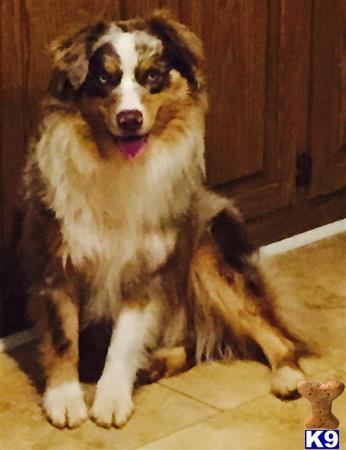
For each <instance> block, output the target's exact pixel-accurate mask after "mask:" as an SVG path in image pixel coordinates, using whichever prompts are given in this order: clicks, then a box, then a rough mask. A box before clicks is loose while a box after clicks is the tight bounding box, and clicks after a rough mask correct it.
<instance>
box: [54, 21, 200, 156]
mask: <svg viewBox="0 0 346 450" xmlns="http://www.w3.org/2000/svg"><path fill="white" fill-rule="evenodd" d="M179 27H180V28H179ZM83 32H84V37H83V38H81V34H79V35H78V34H77V36H76V37H75V38H74V39H73V38H72V39H70V40H68V41H67V42H68V43H67V44H66V42H65V43H63V44H62V45H61V44H60V46H59V47H57V50H58V52H56V54H57V53H59V51H60V55H59V54H58V57H57V56H56V58H55V60H56V62H57V63H58V64H57V65H58V66H59V65H60V69H63V70H64V72H65V73H67V76H68V82H69V84H70V85H73V88H74V96H73V100H74V101H75V102H76V103H77V105H78V107H79V109H80V111H81V112H82V114H83V116H84V117H85V119H86V120H87V122H88V123H89V125H90V126H91V128H92V130H93V133H94V136H95V139H96V142H97V144H98V146H99V147H100V150H101V153H104V154H110V153H111V152H112V151H114V149H120V150H121V152H122V153H123V155H124V156H125V157H127V158H133V157H134V156H136V154H137V153H138V152H139V151H140V150H141V149H142V148H143V146H145V144H146V143H147V141H148V139H150V137H151V136H152V137H153V136H155V135H159V134H161V133H162V130H164V129H165V127H167V125H168V124H169V122H170V121H172V120H173V119H174V118H175V117H176V115H177V114H179V111H182V109H184V108H185V109H188V105H190V106H191V98H192V96H193V95H195V98H197V95H196V91H198V90H200V80H199V79H198V75H200V74H199V73H198V70H197V66H198V63H199V62H200V59H201V57H202V56H201V49H200V45H199V41H198V39H197V38H196V37H195V36H194V35H193V34H192V33H191V32H189V31H188V30H187V29H186V27H184V26H182V25H180V24H177V23H176V22H174V21H172V20H171V19H167V18H165V17H161V16H156V17H155V16H153V18H152V19H149V21H147V22H144V21H140V22H138V25H136V24H132V25H131V26H127V23H126V22H123V23H119V24H118V23H117V24H116V23H113V24H111V25H108V26H106V25H104V26H103V28H102V27H101V28H100V26H99V29H98V32H97V33H95V30H93V31H91V32H89V34H88V32H87V31H86V30H84V31H83V30H82V33H83ZM80 33H81V32H80ZM83 39H84V41H85V49H84V55H85V59H87V63H86V64H85V62H84V63H83V58H81V56H80V50H81V46H82V42H83ZM76 44H78V45H76ZM76 50H77V53H78V54H76ZM55 51H56V49H55ZM199 52H200V53H199ZM69 61H71V62H72V64H69V63H68V62H69ZM76 61H77V63H76ZM78 61H79V63H78ZM62 66H64V67H62ZM83 71H85V73H84V74H83Z"/></svg>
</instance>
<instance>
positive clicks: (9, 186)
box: [0, 1, 26, 246]
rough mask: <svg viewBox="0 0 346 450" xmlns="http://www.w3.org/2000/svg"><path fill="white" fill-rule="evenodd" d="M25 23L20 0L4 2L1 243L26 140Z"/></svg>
mask: <svg viewBox="0 0 346 450" xmlns="http://www.w3.org/2000/svg"><path fill="white" fill-rule="evenodd" d="M22 23H23V17H22V9H21V4H20V2H19V1H13V2H11V1H4V2H1V34H2V36H1V59H0V65H1V101H0V108H1V109H0V114H1V199H0V203H1V234H2V239H1V244H2V245H1V246H3V245H4V244H5V243H6V242H9V240H10V235H11V227H12V214H13V209H14V207H15V204H16V202H17V189H18V184H19V180H20V177H21V168H22V166H23V161H24V153H25V150H24V149H25V143H26V139H25V109H24V99H25V91H24V90H23V76H24V73H25V66H24V62H25V61H24V59H23V54H24V53H25V42H24V35H23V32H22V31H23V28H22Z"/></svg>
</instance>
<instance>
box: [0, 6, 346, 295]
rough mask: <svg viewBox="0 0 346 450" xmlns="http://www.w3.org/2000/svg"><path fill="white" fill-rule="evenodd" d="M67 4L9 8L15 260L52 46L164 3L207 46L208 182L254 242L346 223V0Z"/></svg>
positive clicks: (5, 171)
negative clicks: (30, 147)
mask: <svg viewBox="0 0 346 450" xmlns="http://www.w3.org/2000/svg"><path fill="white" fill-rule="evenodd" d="M61 5H62V4H61V2H60V1H59V0H49V1H45V0H3V1H2V2H1V29H2V36H1V61H0V64H1V70H2V77H1V116H2V118H1V120H2V136H1V147H2V152H1V232H2V236H3V239H2V245H1V247H2V249H5V250H6V251H7V254H8V248H9V246H10V242H11V234H13V233H12V231H13V229H15V225H16V223H15V222H16V220H14V217H15V215H14V210H15V204H16V195H17V194H16V193H17V188H18V184H19V180H20V174H21V169H22V166H23V162H24V159H25V151H26V145H27V141H28V137H29V135H30V130H31V129H32V127H33V125H34V123H35V121H36V114H37V110H38V104H39V100H40V98H41V97H42V95H43V93H44V91H45V89H46V85H47V80H48V75H49V70H50V59H49V53H48V50H47V48H48V43H49V41H51V40H52V39H53V38H54V37H56V36H58V35H60V34H62V33H66V32H68V31H69V30H72V29H74V28H76V27H80V26H82V25H83V24H85V23H86V22H90V21H92V20H97V19H98V18H100V17H102V16H105V17H106V18H108V19H109V18H114V19H117V18H122V19H126V18H128V17H133V16H135V15H147V14H149V13H150V11H152V10H153V9H154V8H157V7H166V8H168V9H170V10H171V12H172V14H173V15H175V16H176V17H177V18H178V19H179V20H181V21H182V22H185V23H186V24H187V25H188V26H190V27H191V28H192V29H193V30H194V31H195V32H196V33H197V34H198V35H200V37H201V38H202V40H203V43H204V48H205V54H206V72H207V77H208V86H209V93H210V108H209V112H208V116H207V134H206V163H207V174H208V180H209V183H210V184H211V185H212V186H213V187H214V188H215V189H217V190H219V191H220V192H223V193H226V194H227V195H230V196H232V197H234V198H235V199H236V201H237V203H238V205H239V206H240V208H241V210H242V211H243V213H244V215H245V218H246V220H247V221H248V223H249V228H250V232H251V233H252V235H253V236H254V238H255V240H256V241H257V242H258V243H265V242H270V241H274V240H277V239H280V238H283V237H286V236H289V235H292V234H294V233H297V232H301V231H304V230H306V229H309V228H312V227H315V226H318V225H322V224H324V223H328V222H331V221H334V220H336V219H338V218H341V217H345V216H346V0H188V1H186V0H118V1H116V0H104V1H102V2H101V1H99V0H73V1H68V2H64V4H63V7H62V6H61ZM301 155H302V156H301ZM6 264H7V263H6ZM12 300H13V296H12V299H11V301H12Z"/></svg>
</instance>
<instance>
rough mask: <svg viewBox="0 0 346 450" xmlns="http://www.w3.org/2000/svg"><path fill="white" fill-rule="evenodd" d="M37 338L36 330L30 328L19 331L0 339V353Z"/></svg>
mask: <svg viewBox="0 0 346 450" xmlns="http://www.w3.org/2000/svg"><path fill="white" fill-rule="evenodd" d="M34 339H35V333H34V330H32V329H31V328H29V329H28V330H24V331H19V333H14V334H11V335H10V336H6V337H4V338H1V339H0V353H2V352H6V351H8V350H11V349H12V348H15V347H19V346H20V345H23V344H26V343H27V342H31V341H33V340H34Z"/></svg>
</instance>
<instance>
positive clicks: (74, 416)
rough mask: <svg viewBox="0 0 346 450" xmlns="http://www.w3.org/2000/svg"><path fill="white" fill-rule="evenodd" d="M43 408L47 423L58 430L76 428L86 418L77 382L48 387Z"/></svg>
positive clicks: (84, 406) (81, 394)
mask: <svg viewBox="0 0 346 450" xmlns="http://www.w3.org/2000/svg"><path fill="white" fill-rule="evenodd" d="M43 408H44V410H45V412H46V414H47V417H48V419H49V421H50V422H51V423H52V424H53V425H54V426H55V427H58V428H64V427H69V428H76V427H78V426H79V425H81V424H82V422H84V421H85V420H86V419H87V417H88V413H87V408H86V405H85V402H84V399H83V393H82V389H81V387H80V385H79V383H78V382H77V381H72V382H66V383H62V384H60V385H58V386H55V387H49V388H48V389H47V390H46V392H45V394H44V397H43Z"/></svg>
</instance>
